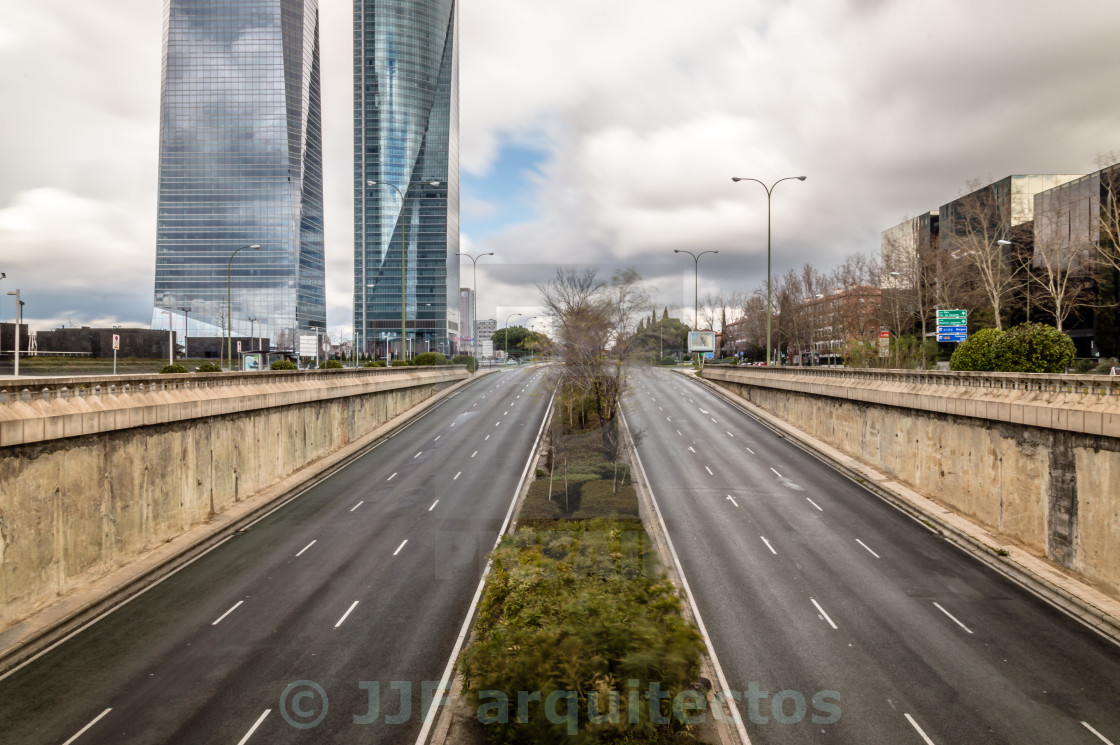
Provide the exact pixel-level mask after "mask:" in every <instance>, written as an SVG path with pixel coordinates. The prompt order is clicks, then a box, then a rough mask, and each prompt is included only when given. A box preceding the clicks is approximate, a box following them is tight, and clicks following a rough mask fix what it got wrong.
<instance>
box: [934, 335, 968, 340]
mask: <svg viewBox="0 0 1120 745" xmlns="http://www.w3.org/2000/svg"><path fill="white" fill-rule="evenodd" d="M967 338H968V334H938V335H937V340H938V341H964V340H965V339H967Z"/></svg>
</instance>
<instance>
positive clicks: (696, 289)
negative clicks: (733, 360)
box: [673, 248, 719, 356]
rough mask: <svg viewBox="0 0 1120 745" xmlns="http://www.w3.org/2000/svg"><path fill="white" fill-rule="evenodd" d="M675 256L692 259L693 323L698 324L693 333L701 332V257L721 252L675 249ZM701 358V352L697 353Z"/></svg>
mask: <svg viewBox="0 0 1120 745" xmlns="http://www.w3.org/2000/svg"><path fill="white" fill-rule="evenodd" d="M673 253H675V254H688V255H689V256H691V257H692V322H693V323H694V324H696V328H695V329H693V331H699V330H700V257H701V256H703V255H704V254H718V253H719V251H701V252H700V253H698V254H694V253H692V252H691V251H685V250H684V249H680V248H674V249H673ZM696 354H697V356H699V354H700V353H699V352H697V353H696Z"/></svg>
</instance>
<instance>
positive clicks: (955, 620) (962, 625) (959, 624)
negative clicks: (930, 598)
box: [934, 602, 972, 634]
mask: <svg viewBox="0 0 1120 745" xmlns="http://www.w3.org/2000/svg"><path fill="white" fill-rule="evenodd" d="M934 605H935V606H937V610H939V611H941V612H942V613H944V614H945V615H947V616H948V617H949V618H951V619H953V623H955V624H957V625H958V626H960V627H961V628H962V629H964V630H965V631H967V632H968V633H970V634H971V633H972V629H970V628H968V627H967V626H965V625H964V624H963V623H961V622H960V621H958V620H957V617H956V616H954V615H953V614H952V613H950V612H949V611H947V610H945V609H944V608H942V607H941V603H938V602H934Z"/></svg>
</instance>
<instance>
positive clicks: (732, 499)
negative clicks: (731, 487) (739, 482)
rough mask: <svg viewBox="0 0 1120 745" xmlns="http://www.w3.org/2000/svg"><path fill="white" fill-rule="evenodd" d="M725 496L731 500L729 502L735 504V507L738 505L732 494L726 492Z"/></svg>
mask: <svg viewBox="0 0 1120 745" xmlns="http://www.w3.org/2000/svg"><path fill="white" fill-rule="evenodd" d="M727 498H728V499H730V500H731V504H733V505H735V506H736V507H738V506H739V503H738V502H736V501H735V497H733V496H731V495H730V494H728V495H727Z"/></svg>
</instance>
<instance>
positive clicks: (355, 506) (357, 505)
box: [350, 499, 366, 512]
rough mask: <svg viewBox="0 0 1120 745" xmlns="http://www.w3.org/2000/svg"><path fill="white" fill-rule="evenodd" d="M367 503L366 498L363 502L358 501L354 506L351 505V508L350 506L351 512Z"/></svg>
mask: <svg viewBox="0 0 1120 745" xmlns="http://www.w3.org/2000/svg"><path fill="white" fill-rule="evenodd" d="M365 503H366V500H364V499H363V500H362V501H361V502H358V503H357V504H356V505H354V506H353V507H351V508H350V511H351V512H353V511H354V510H356V509H358V508H359V507H361V506H362V505H363V504H365Z"/></svg>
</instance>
